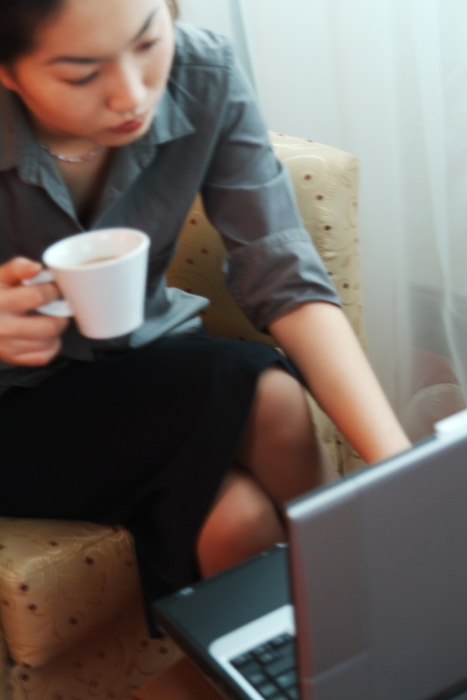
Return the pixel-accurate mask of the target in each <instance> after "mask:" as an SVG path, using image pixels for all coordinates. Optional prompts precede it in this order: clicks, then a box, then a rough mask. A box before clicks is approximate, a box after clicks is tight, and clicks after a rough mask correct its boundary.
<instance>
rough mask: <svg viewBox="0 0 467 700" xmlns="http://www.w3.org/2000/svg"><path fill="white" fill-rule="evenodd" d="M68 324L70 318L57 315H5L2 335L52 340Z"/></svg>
mask: <svg viewBox="0 0 467 700" xmlns="http://www.w3.org/2000/svg"><path fill="white" fill-rule="evenodd" d="M68 324H69V319H67V318H56V317H55V316H15V315H13V314H12V315H4V316H3V318H2V331H1V337H2V338H3V339H4V340H7V339H11V340H14V339H18V340H50V339H54V338H57V337H58V336H60V335H61V334H62V333H63V331H64V330H65V328H66V327H67V326H68Z"/></svg>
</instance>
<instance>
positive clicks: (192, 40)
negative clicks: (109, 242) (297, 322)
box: [0, 23, 339, 391]
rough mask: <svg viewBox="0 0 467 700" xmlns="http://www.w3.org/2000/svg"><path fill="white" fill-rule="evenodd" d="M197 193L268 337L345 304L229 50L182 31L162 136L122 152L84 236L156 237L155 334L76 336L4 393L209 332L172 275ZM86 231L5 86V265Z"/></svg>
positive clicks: (202, 34) (8, 374) (233, 287)
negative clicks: (103, 357) (138, 233)
mask: <svg viewBox="0 0 467 700" xmlns="http://www.w3.org/2000/svg"><path fill="white" fill-rule="evenodd" d="M199 191H200V192H201V193H202V196H203V201H204V205H205V208H206V213H207V216H208V217H209V219H210V221H211V222H212V224H213V225H214V226H215V227H216V228H217V229H218V230H219V232H220V234H221V236H222V238H223V241H224V244H225V246H226V248H227V251H228V256H227V259H226V263H225V276H226V281H227V284H228V286H229V288H230V291H231V292H232V294H233V296H234V298H235V300H236V301H237V303H238V304H239V306H240V307H241V309H242V310H243V311H244V312H245V314H246V315H247V316H248V318H249V319H250V320H251V321H252V322H253V324H254V325H255V326H256V328H258V330H264V329H266V328H267V326H268V324H269V323H270V322H271V321H272V320H273V319H275V318H277V317H278V316H281V315H283V314H284V313H286V312H287V311H290V310H292V309H293V308H294V307H296V306H297V305H299V304H301V303H303V302H307V301H316V300H321V301H327V302H331V303H334V304H339V298H338V296H337V294H336V292H335V290H334V288H333V286H332V283H331V282H330V280H329V277H328V274H327V272H326V270H325V268H324V266H323V264H322V262H321V259H320V257H319V255H318V254H317V252H316V251H315V249H314V248H313V246H312V244H311V242H310V237H309V235H308V233H307V231H306V230H305V229H304V228H303V226H302V224H301V221H300V217H299V214H298V212H297V208H296V204H295V198H294V193H293V188H292V185H291V182H290V178H289V175H288V172H287V170H286V169H285V168H284V166H283V165H282V164H281V163H280V162H279V161H278V160H277V159H276V158H275V156H274V154H273V152H272V149H271V146H270V143H269V140H268V137H267V133H266V129H265V125H264V123H263V120H262V118H261V116H260V114H259V111H258V108H257V105H256V101H255V97H254V95H253V94H252V91H251V88H250V86H249V84H248V81H247V80H246V79H245V78H244V76H243V74H242V72H241V69H240V68H239V67H238V65H237V64H236V62H235V60H234V57H233V54H232V50H231V48H230V45H229V44H228V42H227V40H225V39H224V38H223V37H219V36H216V35H213V34H211V33H210V32H207V31H205V30H201V29H197V28H194V27H192V26H189V25H184V24H181V23H180V24H178V25H177V29H176V55H175V59H174V64H173V67H172V71H171V75H170V80H169V83H168V86H167V89H166V91H165V93H164V95H163V97H162V99H161V101H160V103H159V105H158V106H157V110H156V114H155V118H154V121H153V123H152V126H151V128H150V130H149V131H148V133H147V134H146V135H145V136H143V137H142V138H141V139H139V140H138V141H136V142H134V143H132V144H130V145H128V146H125V147H123V148H120V149H118V150H116V151H115V154H114V160H113V162H112V166H111V168H110V171H109V174H108V176H107V181H106V182H105V184H104V187H103V188H102V191H101V194H100V198H99V201H98V203H97V207H96V209H95V211H94V213H93V217H92V220H91V222H90V223H89V222H88V226H87V230H93V229H98V228H107V227H111V226H128V227H132V228H137V229H140V230H142V231H145V232H146V233H147V234H148V235H149V236H150V238H151V248H150V261H149V274H148V286H147V298H146V313H145V323H144V324H143V326H141V327H140V328H139V329H138V330H136V331H135V332H134V333H131V334H130V335H128V336H125V337H123V338H116V339H112V340H107V341H91V340H88V339H87V338H84V337H83V336H82V335H80V333H79V331H78V330H77V328H76V326H75V325H74V324H72V325H71V326H70V328H69V329H68V330H67V331H66V333H65V334H64V337H63V350H62V353H61V356H60V358H58V359H57V360H56V361H55V362H54V363H52V365H51V366H49V367H47V368H40V369H38V368H23V367H13V366H12V365H8V364H7V363H5V362H1V361H0V391H1V388H2V387H4V388H6V387H8V386H11V385H12V384H15V385H20V386H33V385H35V384H37V383H38V382H39V381H40V380H41V379H42V378H43V377H45V376H47V375H48V374H50V372H51V371H54V370H55V369H56V368H58V367H60V366H63V365H64V364H65V363H66V362H67V360H70V359H76V360H84V361H92V360H93V359H94V358H95V356H96V352H98V353H100V352H102V351H111V350H113V349H122V348H126V347H129V348H135V347H139V346H141V345H144V344H145V343H148V342H150V341H152V340H155V339H157V338H158V337H161V336H163V335H167V334H172V333H182V332H190V331H195V330H196V329H198V328H199V327H200V323H201V322H200V320H199V317H198V314H199V312H200V311H201V310H202V309H203V308H204V307H206V306H207V305H208V304H209V301H208V300H207V299H205V298H203V297H199V296H195V295H193V294H188V293H186V292H184V291H181V290H179V289H175V288H168V287H167V286H166V283H165V276H164V272H165V270H166V268H167V266H168V264H169V263H170V261H171V259H172V257H173V255H174V252H175V249H176V246H177V236H178V233H179V231H180V229H181V227H182V224H183V222H184V219H185V217H186V214H187V212H188V211H189V208H190V206H191V204H192V202H193V199H194V197H195V195H196V193H197V192H199ZM83 230H84V228H83V225H82V223H81V222H80V221H79V219H78V217H77V215H76V212H75V209H74V206H73V204H72V202H71V199H70V196H69V194H68V190H67V187H66V185H65V183H64V181H63V179H62V177H61V176H60V173H59V172H58V170H57V168H56V166H55V163H54V161H53V159H52V158H51V156H50V155H49V154H48V153H46V152H45V151H44V149H43V148H42V147H41V145H40V143H39V142H38V141H37V139H36V138H35V136H34V134H33V133H32V131H31V128H30V125H29V122H28V118H27V115H26V113H25V111H24V109H23V107H22V105H21V103H20V101H19V99H18V98H17V97H16V95H14V94H13V93H11V92H9V91H8V90H6V89H4V88H2V87H0V263H3V262H6V261H7V260H9V259H11V258H12V257H14V256H17V255H22V256H26V257H29V258H31V259H33V260H41V257H42V253H43V251H44V250H45V249H46V248H47V247H48V246H49V245H51V244H52V243H55V242H56V241H58V240H59V239H61V238H64V237H65V236H70V235H72V234H74V233H79V232H82V231H83Z"/></svg>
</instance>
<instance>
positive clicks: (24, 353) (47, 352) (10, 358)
mask: <svg viewBox="0 0 467 700" xmlns="http://www.w3.org/2000/svg"><path fill="white" fill-rule="evenodd" d="M61 347H62V343H61V340H60V339H59V338H57V339H56V340H54V341H53V342H51V343H50V344H49V345H48V346H47V347H34V346H31V347H29V348H28V347H24V348H23V350H16V351H13V350H11V349H10V350H9V351H8V350H4V349H3V350H2V348H1V346H0V357H1V358H2V359H3V360H4V361H5V362H9V363H10V364H13V365H21V366H28V367H39V366H43V365H47V364H48V363H49V362H51V361H52V360H53V359H54V357H56V355H58V353H59V352H60V350H61Z"/></svg>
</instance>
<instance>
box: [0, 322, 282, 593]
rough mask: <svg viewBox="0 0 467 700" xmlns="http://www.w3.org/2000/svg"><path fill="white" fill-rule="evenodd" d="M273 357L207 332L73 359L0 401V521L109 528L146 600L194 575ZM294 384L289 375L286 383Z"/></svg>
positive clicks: (264, 349)
mask: <svg viewBox="0 0 467 700" xmlns="http://www.w3.org/2000/svg"><path fill="white" fill-rule="evenodd" d="M273 364H278V365H281V366H282V367H283V368H285V369H287V370H288V371H289V372H290V373H292V374H295V371H294V368H293V367H292V366H291V364H290V363H289V362H288V361H287V360H286V359H285V358H284V357H283V356H282V355H281V354H280V353H278V352H277V351H276V350H275V349H274V348H272V347H270V346H267V345H263V344H261V343H250V342H244V341H235V340H224V339H213V338H211V337H210V336H209V335H208V334H207V333H206V332H204V331H203V332H201V333H199V334H190V335H183V336H172V337H166V338H162V339H160V340H158V341H155V342H153V343H151V344H149V345H146V346H144V347H143V348H140V349H137V350H129V351H125V352H121V353H109V354H107V355H106V356H105V357H101V358H100V359H98V360H96V361H95V362H92V363H87V362H72V364H70V365H69V366H68V367H66V368H64V369H61V370H60V371H58V372H57V373H56V374H54V375H52V376H51V377H50V378H48V379H47V380H45V381H44V382H43V383H42V384H40V385H39V386H38V387H36V388H34V389H29V388H27V389H26V388H19V387H14V388H12V389H9V390H8V391H7V392H6V393H5V394H4V395H3V396H2V397H1V398H0V464H1V467H2V488H1V489H0V512H1V514H2V515H6V516H15V517H26V518H55V519H69V520H88V521H91V522H99V523H112V524H114V523H120V524H123V525H125V526H126V527H127V528H128V529H129V530H130V532H132V534H133V536H134V539H135V547H136V555H137V560H138V565H139V569H140V575H141V580H142V585H143V592H144V594H145V598H146V600H147V601H149V600H151V599H155V598H157V597H160V596H162V595H165V594H167V593H169V592H171V591H173V590H176V589H178V588H181V587H183V586H186V585H187V584H189V583H190V582H192V581H193V580H196V578H198V570H197V566H196V558H195V544H196V538H197V535H198V532H199V530H200V527H201V525H202V523H203V521H204V519H205V517H206V515H207V513H208V511H209V510H210V507H211V504H212V503H213V500H214V498H215V496H216V493H217V491H218V489H219V486H220V484H221V482H222V480H223V478H224V476H225V474H226V472H227V471H228V469H229V468H230V467H231V465H232V461H233V458H234V455H235V452H236V449H237V445H238V442H239V439H240V437H241V434H242V431H243V429H244V426H245V423H246V420H247V418H248V414H249V410H250V406H251V402H252V399H253V396H254V392H255V387H256V382H257V379H258V376H259V374H260V373H261V372H262V371H263V370H264V369H266V368H267V367H269V366H271V365H273ZM295 376H296V375H295Z"/></svg>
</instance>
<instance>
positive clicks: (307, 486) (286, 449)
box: [237, 367, 326, 504]
mask: <svg viewBox="0 0 467 700" xmlns="http://www.w3.org/2000/svg"><path fill="white" fill-rule="evenodd" d="M325 459H326V457H325V452H324V448H323V447H322V445H321V444H320V443H319V441H318V438H317V436H316V433H315V427H314V424H313V421H312V419H311V415H310V410H309V407H308V402H307V400H306V397H305V393H304V391H303V388H302V386H301V385H300V384H299V383H298V382H297V380H296V379H294V378H293V377H292V376H291V375H290V374H288V373H287V372H285V371H284V370H282V369H279V368H276V367H272V368H270V369H268V370H266V371H265V372H263V374H262V375H261V376H260V378H259V381H258V390H257V393H256V397H255V400H254V403H253V406H252V411H251V416H250V420H249V422H248V425H247V428H246V430H245V433H244V436H243V439H242V441H241V443H240V446H239V450H238V453H237V461H238V462H239V463H240V464H242V465H243V466H244V467H245V468H246V469H248V471H250V472H251V473H252V474H253V475H254V476H255V477H256V479H257V480H258V481H259V483H260V484H261V485H262V486H263V488H264V489H265V490H266V491H267V492H268V493H269V494H270V496H271V498H273V500H274V501H275V502H276V503H278V504H282V503H284V502H285V501H288V500H290V499H291V498H295V497H296V496H299V495H300V494H302V493H304V492H306V491H309V490H311V489H313V488H316V487H317V486H319V485H321V484H322V483H324V481H325V480H326V479H325V475H326V465H325Z"/></svg>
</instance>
